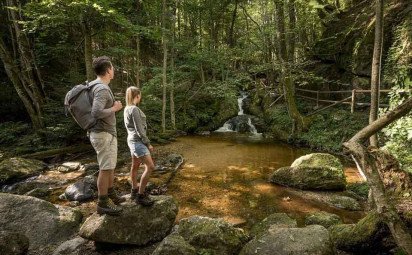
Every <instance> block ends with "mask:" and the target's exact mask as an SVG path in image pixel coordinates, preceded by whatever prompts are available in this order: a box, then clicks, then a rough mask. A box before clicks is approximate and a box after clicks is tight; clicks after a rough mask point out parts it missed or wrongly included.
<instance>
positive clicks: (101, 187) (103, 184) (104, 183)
mask: <svg viewBox="0 0 412 255" xmlns="http://www.w3.org/2000/svg"><path fill="white" fill-rule="evenodd" d="M111 172H113V170H100V171H99V177H98V178H97V192H98V195H99V197H100V196H107V192H108V189H109V185H110V178H111Z"/></svg>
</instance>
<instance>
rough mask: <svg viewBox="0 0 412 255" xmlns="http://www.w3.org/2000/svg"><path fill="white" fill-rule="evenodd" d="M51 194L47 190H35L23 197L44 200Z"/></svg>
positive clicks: (50, 191)
mask: <svg viewBox="0 0 412 255" xmlns="http://www.w3.org/2000/svg"><path fill="white" fill-rule="evenodd" d="M51 193H52V190H50V189H47V188H35V189H32V190H30V191H29V192H27V193H26V194H24V195H25V196H31V197H37V198H40V199H45V198H47V197H48V196H50V194H51Z"/></svg>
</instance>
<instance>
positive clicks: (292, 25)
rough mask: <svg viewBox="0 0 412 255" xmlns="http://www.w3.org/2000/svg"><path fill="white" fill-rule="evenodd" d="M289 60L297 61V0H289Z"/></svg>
mask: <svg viewBox="0 0 412 255" xmlns="http://www.w3.org/2000/svg"><path fill="white" fill-rule="evenodd" d="M288 11H289V33H288V35H289V36H288V37H289V38H288V40H289V54H288V56H289V59H288V60H289V62H290V63H295V44H296V31H295V30H296V4H295V0H289V3H288Z"/></svg>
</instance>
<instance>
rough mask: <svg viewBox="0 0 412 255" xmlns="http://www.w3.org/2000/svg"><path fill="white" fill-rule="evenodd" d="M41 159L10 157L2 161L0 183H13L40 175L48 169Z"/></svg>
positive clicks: (0, 163)
mask: <svg viewBox="0 0 412 255" xmlns="http://www.w3.org/2000/svg"><path fill="white" fill-rule="evenodd" d="M46 167H47V166H46V165H45V164H44V163H43V162H42V161H39V160H35V159H24V158H10V159H6V160H3V161H2V162H0V184H5V183H12V182H15V181H18V180H21V179H24V178H28V177H30V176H33V175H38V174H40V173H41V172H43V170H44V169H46Z"/></svg>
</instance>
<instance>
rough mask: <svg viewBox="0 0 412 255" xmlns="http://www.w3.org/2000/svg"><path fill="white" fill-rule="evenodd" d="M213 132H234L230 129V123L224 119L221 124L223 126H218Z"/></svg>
mask: <svg viewBox="0 0 412 255" xmlns="http://www.w3.org/2000/svg"><path fill="white" fill-rule="evenodd" d="M215 132H222V133H224V132H235V131H234V130H232V124H230V123H229V121H226V122H225V124H223V127H220V128H219V129H217V130H215Z"/></svg>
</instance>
